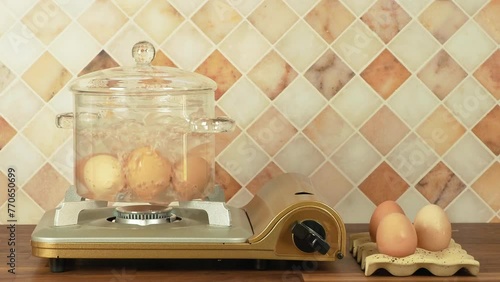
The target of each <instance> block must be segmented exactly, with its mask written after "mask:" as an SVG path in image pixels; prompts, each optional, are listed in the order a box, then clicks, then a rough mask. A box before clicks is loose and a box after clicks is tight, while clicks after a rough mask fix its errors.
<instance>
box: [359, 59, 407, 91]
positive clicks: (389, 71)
mask: <svg viewBox="0 0 500 282" xmlns="http://www.w3.org/2000/svg"><path fill="white" fill-rule="evenodd" d="M410 75H411V74H410V72H409V71H408V70H407V69H406V68H405V67H404V66H403V65H402V64H401V63H400V62H399V61H398V59H396V57H394V55H392V53H391V52H390V51H388V50H387V49H386V50H384V51H382V53H381V54H380V55H379V56H378V57H377V58H375V60H373V61H372V62H371V63H370V65H369V66H368V67H367V68H366V69H365V70H364V71H363V72H362V73H361V77H362V78H363V79H364V80H365V81H366V82H368V84H370V86H371V87H372V88H373V89H375V91H377V93H378V94H379V95H380V96H381V97H382V98H383V99H386V100H387V98H389V97H390V96H391V95H392V93H394V91H395V90H396V89H398V87H399V86H401V84H403V83H404V82H405V80H407V79H408V78H409V77H410Z"/></svg>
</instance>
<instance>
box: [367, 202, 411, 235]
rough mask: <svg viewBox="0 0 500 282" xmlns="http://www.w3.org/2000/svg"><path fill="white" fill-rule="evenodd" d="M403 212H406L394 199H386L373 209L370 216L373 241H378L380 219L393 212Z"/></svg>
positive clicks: (370, 230)
mask: <svg viewBox="0 0 500 282" xmlns="http://www.w3.org/2000/svg"><path fill="white" fill-rule="evenodd" d="M394 212H397V213H401V214H404V211H403V209H402V208H401V207H400V206H399V205H398V204H397V203H396V202H394V201H390V200H389V201H385V202H383V203H381V204H379V205H378V206H377V208H375V210H374V211H373V214H372V217H371V218H370V226H369V228H370V229H369V232H370V239H371V240H372V242H376V240H377V238H376V237H377V228H378V225H379V224H380V221H381V220H382V219H383V218H384V217H385V216H386V215H388V214H391V213H394Z"/></svg>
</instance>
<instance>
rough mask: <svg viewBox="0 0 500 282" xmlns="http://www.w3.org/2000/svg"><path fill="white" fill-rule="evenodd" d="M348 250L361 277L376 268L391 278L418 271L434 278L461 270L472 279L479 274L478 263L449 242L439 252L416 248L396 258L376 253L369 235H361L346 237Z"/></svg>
mask: <svg viewBox="0 0 500 282" xmlns="http://www.w3.org/2000/svg"><path fill="white" fill-rule="evenodd" d="M349 250H350V252H351V253H352V255H353V257H354V258H355V259H356V261H357V262H358V263H359V264H360V266H361V269H362V270H364V271H365V276H370V275H372V274H373V273H374V272H375V271H377V270H378V269H385V270H387V271H388V272H389V273H391V274H392V275H394V276H410V275H412V274H413V273H415V272H416V271H417V270H418V269H421V268H424V269H427V270H428V271H429V272H430V273H432V274H433V275H435V276H452V275H454V274H455V273H456V272H457V271H458V270H460V269H462V268H465V269H467V271H469V273H470V274H472V275H474V276H476V275H477V274H478V273H479V262H478V261H477V260H475V259H474V257H473V256H471V255H469V254H467V252H466V251H465V250H464V249H462V246H460V245H459V244H457V243H455V241H454V240H453V239H451V241H450V245H449V246H448V248H446V249H444V250H442V251H439V252H431V251H427V250H424V249H421V248H417V250H416V251H415V253H414V254H412V255H409V256H406V257H402V258H397V257H392V256H388V255H384V254H381V253H379V251H378V249H377V244H376V243H375V242H372V241H371V240H370V234H369V233H368V232H362V233H356V234H351V235H350V244H349Z"/></svg>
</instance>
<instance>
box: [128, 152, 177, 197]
mask: <svg viewBox="0 0 500 282" xmlns="http://www.w3.org/2000/svg"><path fill="white" fill-rule="evenodd" d="M125 176H126V178H127V184H128V187H129V188H130V190H131V192H132V194H133V195H134V197H135V199H134V201H152V200H154V198H155V197H156V196H157V195H158V194H160V193H162V192H165V191H166V190H167V188H168V186H169V185H170V178H171V176H172V165H171V164H170V162H169V161H168V160H167V159H165V158H163V157H162V156H160V155H159V154H158V152H156V151H155V150H153V149H152V148H150V147H141V148H138V149H135V150H134V151H132V152H131V153H130V154H129V155H128V157H127V160H126V162H125Z"/></svg>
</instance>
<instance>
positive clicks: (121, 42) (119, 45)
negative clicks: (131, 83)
mask: <svg viewBox="0 0 500 282" xmlns="http://www.w3.org/2000/svg"><path fill="white" fill-rule="evenodd" d="M143 40H146V41H149V42H153V40H152V39H151V38H150V37H149V36H147V35H146V34H145V33H144V32H143V31H142V30H141V29H140V28H138V27H137V25H135V24H134V23H132V22H129V23H128V24H125V26H123V27H122V28H121V29H120V31H119V32H118V34H117V35H116V36H115V37H114V38H113V39H112V40H111V41H110V42H109V43H108V46H107V48H106V51H107V52H108V54H109V55H110V56H111V57H113V59H114V60H115V61H116V62H117V63H118V64H119V65H121V66H134V65H135V61H134V58H133V57H132V48H133V47H134V44H135V43H137V42H139V41H143ZM155 47H158V46H155Z"/></svg>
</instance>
